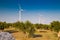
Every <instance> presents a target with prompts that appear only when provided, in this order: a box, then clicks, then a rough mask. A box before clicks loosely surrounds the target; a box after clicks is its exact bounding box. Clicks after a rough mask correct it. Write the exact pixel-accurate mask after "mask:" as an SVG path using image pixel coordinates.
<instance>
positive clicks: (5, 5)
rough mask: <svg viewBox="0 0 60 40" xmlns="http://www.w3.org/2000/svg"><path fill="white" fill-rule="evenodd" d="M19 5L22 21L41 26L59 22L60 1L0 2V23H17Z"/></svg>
mask: <svg viewBox="0 0 60 40" xmlns="http://www.w3.org/2000/svg"><path fill="white" fill-rule="evenodd" d="M19 4H20V5H21V8H22V9H23V12H22V19H21V20H22V21H26V20H29V21H31V22H32V23H43V24H48V23H50V22H51V21H53V20H58V21H60V0H0V21H6V22H16V21H18V20H19V14H18V12H19V6H18V5H19Z"/></svg>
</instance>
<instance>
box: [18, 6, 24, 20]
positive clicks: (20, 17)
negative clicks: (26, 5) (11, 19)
mask: <svg viewBox="0 0 60 40" xmlns="http://www.w3.org/2000/svg"><path fill="white" fill-rule="evenodd" d="M22 12H23V9H22V8H21V5H19V21H22V20H21V19H22Z"/></svg>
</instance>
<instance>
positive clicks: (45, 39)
mask: <svg viewBox="0 0 60 40" xmlns="http://www.w3.org/2000/svg"><path fill="white" fill-rule="evenodd" d="M40 31H41V30H40ZM35 34H36V35H41V37H36V38H27V37H26V35H25V34H23V32H19V31H18V32H15V33H12V35H13V36H14V37H15V39H16V40H57V39H58V38H57V37H56V36H55V35H54V32H52V31H50V30H46V32H38V31H36V32H35Z"/></svg>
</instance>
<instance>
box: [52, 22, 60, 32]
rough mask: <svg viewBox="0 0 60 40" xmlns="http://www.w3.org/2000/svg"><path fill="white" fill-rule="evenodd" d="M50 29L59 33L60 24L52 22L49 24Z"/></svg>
mask: <svg viewBox="0 0 60 40" xmlns="http://www.w3.org/2000/svg"><path fill="white" fill-rule="evenodd" d="M51 28H52V29H53V30H54V31H56V32H59V31H60V22H59V21H53V22H51Z"/></svg>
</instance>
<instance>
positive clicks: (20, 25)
mask: <svg viewBox="0 0 60 40" xmlns="http://www.w3.org/2000/svg"><path fill="white" fill-rule="evenodd" d="M10 26H11V27H15V28H17V29H19V30H20V31H22V32H23V33H25V34H27V33H28V36H29V37H32V35H33V34H34V32H35V29H45V30H51V31H55V32H59V31H60V22H59V21H52V22H51V23H50V24H38V23H36V24H33V23H31V22H30V21H26V22H20V21H17V22H14V23H6V22H0V29H5V28H9V27H10Z"/></svg>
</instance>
